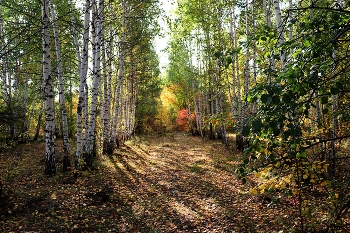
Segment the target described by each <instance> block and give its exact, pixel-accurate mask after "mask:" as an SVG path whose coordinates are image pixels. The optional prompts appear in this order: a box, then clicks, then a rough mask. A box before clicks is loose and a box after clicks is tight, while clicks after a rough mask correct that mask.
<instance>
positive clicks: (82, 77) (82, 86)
mask: <svg viewBox="0 0 350 233" xmlns="http://www.w3.org/2000/svg"><path fill="white" fill-rule="evenodd" d="M90 7H91V6H90V0H86V3H85V16H84V34H83V51H82V56H81V59H80V60H81V67H80V70H79V81H80V87H79V100H78V107H77V123H76V124H77V126H76V127H77V148H76V154H75V167H76V168H80V161H79V160H80V159H81V155H82V153H83V140H82V138H83V135H82V129H83V127H82V113H83V108H84V95H85V92H84V89H85V83H86V74H87V68H88V45H89V26H90V24H89V21H90Z"/></svg>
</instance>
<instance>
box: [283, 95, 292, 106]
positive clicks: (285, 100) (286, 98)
mask: <svg viewBox="0 0 350 233" xmlns="http://www.w3.org/2000/svg"><path fill="white" fill-rule="evenodd" d="M282 101H283V102H284V103H285V104H289V103H290V102H291V98H290V96H289V95H288V94H284V95H282Z"/></svg>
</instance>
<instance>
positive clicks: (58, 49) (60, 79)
mask: <svg viewBox="0 0 350 233" xmlns="http://www.w3.org/2000/svg"><path fill="white" fill-rule="evenodd" d="M49 4H50V11H51V18H52V27H53V35H54V40H55V47H56V59H57V77H58V86H59V102H60V110H61V117H62V134H63V152H64V159H63V161H64V162H63V171H66V170H67V169H68V166H69V167H70V161H69V154H70V146H69V138H68V117H67V109H66V100H65V97H64V92H65V91H64V83H63V68H62V58H61V45H60V42H59V40H58V31H57V27H56V13H55V9H54V6H53V3H52V0H49Z"/></svg>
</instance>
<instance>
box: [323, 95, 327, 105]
mask: <svg viewBox="0 0 350 233" xmlns="http://www.w3.org/2000/svg"><path fill="white" fill-rule="evenodd" d="M321 103H322V104H326V103H328V97H327V96H322V98H321Z"/></svg>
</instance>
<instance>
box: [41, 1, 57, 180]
mask: <svg viewBox="0 0 350 233" xmlns="http://www.w3.org/2000/svg"><path fill="white" fill-rule="evenodd" d="M41 8H42V50H43V60H42V62H43V84H44V100H45V116H46V117H45V119H46V127H45V142H46V147H45V148H46V149H45V164H46V166H45V174H46V175H55V174H56V161H55V137H54V136H55V114H54V110H55V109H54V97H55V96H54V85H53V78H52V72H51V58H50V20H49V0H42V1H41Z"/></svg>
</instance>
